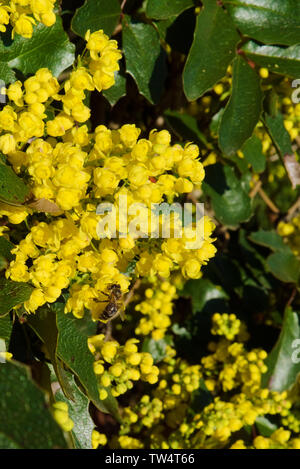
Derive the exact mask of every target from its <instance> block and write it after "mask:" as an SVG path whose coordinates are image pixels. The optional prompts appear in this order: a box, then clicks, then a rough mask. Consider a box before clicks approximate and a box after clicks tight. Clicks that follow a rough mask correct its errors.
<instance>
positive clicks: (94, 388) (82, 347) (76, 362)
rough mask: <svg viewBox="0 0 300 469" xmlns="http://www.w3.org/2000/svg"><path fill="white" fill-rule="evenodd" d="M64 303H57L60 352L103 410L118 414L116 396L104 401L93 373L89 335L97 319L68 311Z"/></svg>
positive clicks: (94, 330) (98, 406)
mask: <svg viewBox="0 0 300 469" xmlns="http://www.w3.org/2000/svg"><path fill="white" fill-rule="evenodd" d="M63 309H64V308H63V305H62V306H61V307H57V308H56V310H57V328H58V345H57V354H58V356H59V357H60V358H61V359H62V361H63V362H64V363H65V364H66V365H67V366H68V367H69V368H70V369H71V370H72V371H73V372H74V373H75V374H76V376H77V377H78V379H79V381H80V382H81V384H82V386H83V387H84V389H85V390H86V392H87V395H88V397H89V398H90V399H91V401H92V402H93V403H94V405H95V406H96V407H97V408H98V409H99V410H101V411H102V412H107V413H111V414H113V415H114V416H117V415H118V408H117V402H116V399H114V398H113V397H112V396H111V395H109V397H108V398H107V399H105V400H104V401H101V400H100V398H99V388H98V383H97V378H96V375H95V373H94V369H93V365H94V361H95V360H94V357H93V355H92V354H91V352H90V350H89V348H88V342H87V341H88V337H89V336H90V335H93V334H95V333H96V327H97V325H96V323H94V322H93V321H92V320H88V319H84V318H83V319H77V318H74V316H73V315H71V314H65V313H64V311H63Z"/></svg>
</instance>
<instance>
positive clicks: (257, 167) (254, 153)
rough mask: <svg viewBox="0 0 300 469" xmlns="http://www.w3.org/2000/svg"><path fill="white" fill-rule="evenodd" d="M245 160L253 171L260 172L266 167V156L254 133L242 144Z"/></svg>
mask: <svg viewBox="0 0 300 469" xmlns="http://www.w3.org/2000/svg"><path fill="white" fill-rule="evenodd" d="M241 150H242V152H243V154H244V157H245V160H246V161H247V162H248V163H250V164H251V166H252V168H253V171H255V172H256V173H262V172H263V171H264V170H265V168H266V157H265V155H264V154H263V150H262V143H261V141H260V139H259V138H258V137H256V135H252V137H250V138H248V140H246V142H245V143H244V145H243V146H242V149H241Z"/></svg>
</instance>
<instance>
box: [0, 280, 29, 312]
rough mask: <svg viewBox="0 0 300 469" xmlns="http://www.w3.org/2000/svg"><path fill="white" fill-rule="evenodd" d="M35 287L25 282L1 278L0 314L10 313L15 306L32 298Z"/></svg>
mask: <svg viewBox="0 0 300 469" xmlns="http://www.w3.org/2000/svg"><path fill="white" fill-rule="evenodd" d="M32 291H33V287H32V286H31V285H28V284H27V283H25V282H13V281H12V280H6V279H4V278H1V279H0V315H3V314H6V313H9V311H11V310H12V308H13V307H14V306H17V305H19V304H22V303H24V301H27V300H28V299H29V298H30V295H31V293H32Z"/></svg>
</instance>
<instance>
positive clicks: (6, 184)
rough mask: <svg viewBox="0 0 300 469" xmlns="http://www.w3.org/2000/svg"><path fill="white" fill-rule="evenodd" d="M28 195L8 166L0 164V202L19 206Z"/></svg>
mask: <svg viewBox="0 0 300 469" xmlns="http://www.w3.org/2000/svg"><path fill="white" fill-rule="evenodd" d="M28 194H29V188H28V187H27V186H26V185H25V184H24V182H23V181H22V179H21V178H19V177H18V176H17V175H16V174H15V172H14V171H13V169H12V168H11V167H10V166H7V165H6V164H4V163H2V162H0V201H1V202H7V203H11V204H16V205H21V204H23V203H24V202H25V199H26V197H27V196H28Z"/></svg>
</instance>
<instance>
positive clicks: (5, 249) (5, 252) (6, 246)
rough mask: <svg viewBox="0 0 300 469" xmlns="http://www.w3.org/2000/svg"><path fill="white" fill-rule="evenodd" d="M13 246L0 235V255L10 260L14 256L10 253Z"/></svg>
mask: <svg viewBox="0 0 300 469" xmlns="http://www.w3.org/2000/svg"><path fill="white" fill-rule="evenodd" d="M14 247H15V246H14V245H13V244H12V243H11V242H10V241H8V239H6V238H5V237H4V236H0V255H1V256H2V257H4V259H7V260H8V261H12V260H13V258H14V255H13V254H12V253H11V250H12V249H13V248H14Z"/></svg>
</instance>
